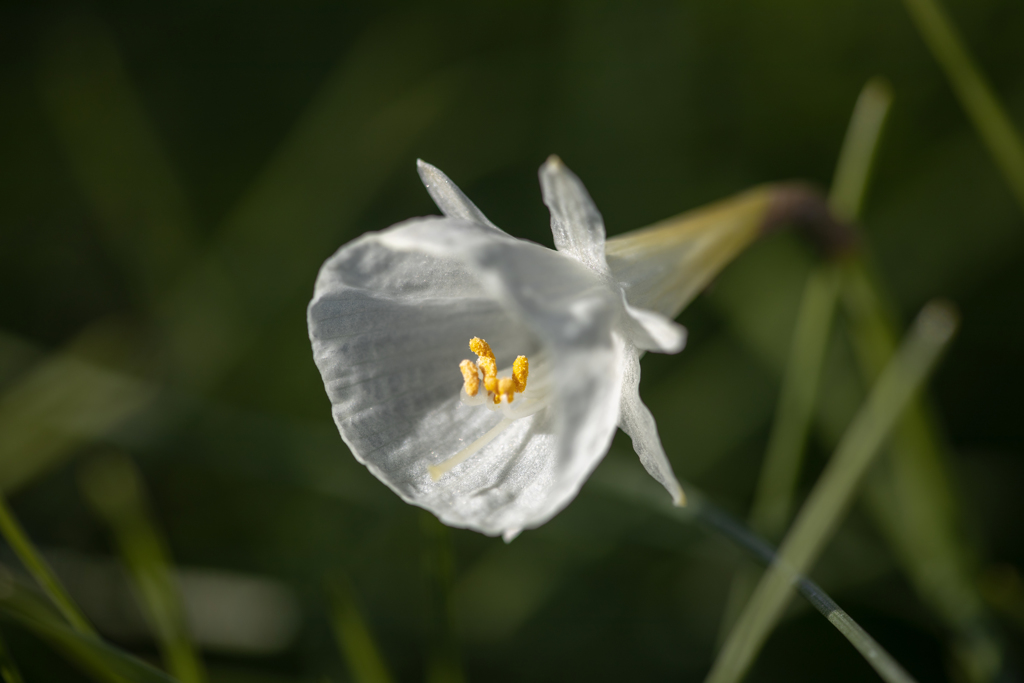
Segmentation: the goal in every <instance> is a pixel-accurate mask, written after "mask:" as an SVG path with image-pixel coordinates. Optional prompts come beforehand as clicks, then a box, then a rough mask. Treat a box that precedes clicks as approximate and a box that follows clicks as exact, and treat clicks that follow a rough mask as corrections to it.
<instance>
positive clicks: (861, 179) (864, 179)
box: [828, 76, 892, 223]
mask: <svg viewBox="0 0 1024 683" xmlns="http://www.w3.org/2000/svg"><path fill="white" fill-rule="evenodd" d="M891 108H892V86H891V85H889V82H888V81H887V80H885V79H884V78H881V77H877V76H876V77H875V78H872V79H871V80H870V81H868V82H867V83H866V84H865V85H864V88H863V89H862V90H861V91H860V96H858V97H857V103H856V104H855V105H854V106H853V114H852V115H851V117H850V125H849V126H848V127H847V129H846V137H845V138H844V139H843V147H842V149H841V150H840V151H839V159H838V161H837V162H836V171H835V175H834V176H833V178H832V189H831V190H830V191H829V196H828V203H829V207H830V208H831V209H832V211H833V212H834V213H835V214H836V216H838V217H839V218H840V219H842V220H844V221H848V222H851V223H852V222H855V221H857V220H860V214H861V210H862V209H863V207H864V197H865V195H866V194H867V188H868V183H869V181H870V180H871V170H872V168H873V166H874V161H875V156H876V155H877V154H878V145H879V142H880V141H881V138H882V128H883V126H884V125H885V121H886V119H887V118H888V117H889V110H890V109H891Z"/></svg>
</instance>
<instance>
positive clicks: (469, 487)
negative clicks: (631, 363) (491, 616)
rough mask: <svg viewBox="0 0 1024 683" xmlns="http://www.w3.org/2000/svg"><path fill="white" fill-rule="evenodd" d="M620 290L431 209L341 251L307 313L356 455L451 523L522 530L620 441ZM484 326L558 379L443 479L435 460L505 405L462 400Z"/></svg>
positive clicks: (548, 513) (559, 504)
mask: <svg viewBox="0 0 1024 683" xmlns="http://www.w3.org/2000/svg"><path fill="white" fill-rule="evenodd" d="M616 305H617V304H616V302H615V301H614V298H613V293H612V292H611V291H610V290H609V289H608V288H607V287H606V286H605V285H604V284H603V283H602V282H601V281H600V279H599V278H597V277H595V276H594V275H593V274H591V273H589V272H588V271H587V270H586V269H584V268H582V267H581V266H579V265H578V264H576V263H575V262H574V261H572V260H571V259H568V258H566V257H564V256H562V255H560V254H557V253H556V252H553V251H551V250H549V249H545V248H543V247H540V246H538V245H535V244H531V243H528V242H523V241H520V240H514V239H512V238H509V237H504V236H501V235H500V234H497V233H495V232H494V231H492V230H489V229H486V228H482V227H480V226H479V225H474V224H470V223H465V222H460V221H452V220H448V219H419V220H414V221H409V222H407V223H405V224H402V225H399V226H395V227H393V228H391V229H389V230H386V231H382V232H379V233H371V234H368V235H364V236H363V237H361V238H359V239H357V240H355V241H353V242H351V243H349V244H348V245H346V246H345V247H343V248H342V249H341V250H339V251H338V253H336V254H335V255H334V256H333V257H331V259H329V260H328V261H327V263H325V264H324V267H323V268H322V269H321V272H320V276H319V277H318V279H317V286H316V292H315V295H314V298H313V301H312V302H311V303H310V307H309V314H308V317H309V329H310V339H311V341H312V343H313V349H314V358H315V360H316V362H317V366H318V367H319V369H320V371H321V374H322V375H323V378H324V384H325V386H326V388H327V392H328V395H329V397H330V399H331V402H332V405H333V414H334V418H335V421H336V423H337V424H338V427H339V430H340V432H341V434H342V437H343V438H344V440H345V442H346V443H347V444H348V445H349V447H350V448H351V449H352V452H353V454H354V455H355V456H356V458H357V459H359V460H360V462H363V463H364V464H366V465H367V467H369V469H370V470H371V471H372V472H373V473H374V474H375V475H376V476H377V477H378V478H380V479H381V480H382V481H384V482H385V483H386V484H387V485H388V486H389V487H391V488H392V489H393V490H394V491H395V492H396V493H398V494H399V495H400V496H401V497H402V498H403V499H405V500H406V501H408V502H411V503H414V504H416V505H420V506H422V507H424V508H426V509H428V510H431V511H432V512H434V513H435V514H437V515H438V516H439V517H440V518H441V519H442V521H444V522H446V523H448V524H451V525H454V526H463V527H469V528H473V529H477V530H479V531H483V532H485V533H488V534H492V535H497V534H506V535H514V533H516V532H517V531H518V530H520V529H523V528H530V527H535V526H537V525H539V524H542V523H543V522H545V521H546V520H547V519H549V518H550V517H552V516H553V515H554V514H555V513H557V512H558V511H559V510H560V509H561V508H563V507H564V506H565V505H566V504H568V502H569V501H570V500H571V499H572V498H573V497H574V496H575V495H576V492H577V491H578V490H579V487H580V486H581V485H582V483H583V481H584V480H585V479H586V477H587V476H588V475H589V473H590V472H591V471H592V470H593V468H594V467H595V466H596V465H597V463H598V462H599V461H600V459H601V458H602V457H603V455H604V453H605V452H606V451H607V449H608V446H609V443H610V441H611V437H612V435H613V433H614V429H615V423H616V422H617V416H618V409H619V400H620V392H621V384H620V369H619V368H620V361H619V356H620V354H618V353H616V351H615V348H614V343H613V340H612V335H611V327H612V323H613V321H614V317H615V315H616V313H615V306H616ZM473 336H480V337H483V338H485V339H487V340H488V342H490V344H491V346H492V348H493V349H494V351H495V353H496V355H497V356H498V363H499V366H502V365H507V364H509V363H511V361H512V359H513V358H514V356H515V355H517V354H525V355H527V356H528V357H531V360H532V359H533V357H537V356H538V355H540V356H542V357H545V358H546V365H547V367H548V368H549V372H550V373H551V379H552V382H553V385H554V388H553V392H554V394H553V396H552V399H551V404H550V406H549V407H548V408H546V409H544V410H542V411H540V412H538V413H536V414H534V415H531V416H529V417H524V418H521V419H519V420H516V421H515V422H513V423H512V424H511V426H509V427H508V428H507V429H505V430H504V431H503V432H502V433H501V434H500V435H499V436H498V437H497V438H495V439H494V440H493V441H492V442H490V443H489V444H488V445H487V446H485V447H484V448H482V449H481V450H480V451H479V452H478V453H476V454H475V455H473V456H472V457H471V458H469V459H468V460H467V461H466V462H464V463H462V464H461V465H459V466H457V467H455V468H454V469H453V470H452V471H451V472H449V473H448V474H446V475H444V476H443V477H442V479H441V480H440V481H439V482H434V481H432V480H431V479H430V476H429V474H428V472H427V466H428V465H433V464H438V463H440V462H442V461H444V460H446V459H448V458H449V457H451V456H453V455H454V454H455V453H457V452H458V451H460V450H461V449H462V448H464V447H465V446H466V445H468V444H469V443H471V442H472V441H474V440H475V439H477V438H478V437H479V436H481V435H482V434H484V433H485V432H487V431H488V430H489V429H491V428H492V427H494V426H495V425H496V424H497V423H498V422H499V421H500V420H501V413H500V412H497V411H489V410H487V409H486V408H484V407H480V408H471V407H467V406H463V405H461V403H460V401H459V394H460V391H461V384H462V381H461V375H460V373H459V371H458V363H459V361H460V360H462V359H463V358H467V357H471V354H470V353H469V350H468V348H467V342H468V340H469V339H470V337H473ZM533 378H534V373H533V368H532V367H531V381H532V380H533ZM527 388H528V390H529V385H528V387H527Z"/></svg>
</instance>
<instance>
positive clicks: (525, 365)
mask: <svg viewBox="0 0 1024 683" xmlns="http://www.w3.org/2000/svg"><path fill="white" fill-rule="evenodd" d="M529 375H530V359H528V358H527V357H526V356H519V357H517V358H516V361H515V362H514V363H512V379H513V381H514V382H515V389H516V392H517V393H520V394H521V393H523V392H524V391H526V378H527V377H528V376H529ZM510 400H511V399H510Z"/></svg>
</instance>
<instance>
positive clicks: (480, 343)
mask: <svg viewBox="0 0 1024 683" xmlns="http://www.w3.org/2000/svg"><path fill="white" fill-rule="evenodd" d="M469 350H470V351H472V352H473V353H475V354H476V355H478V356H480V357H482V358H490V359H491V360H494V352H493V351H491V345H490V344H488V343H487V342H485V341H484V340H483V339H481V338H480V337H473V338H472V339H470V340H469Z"/></svg>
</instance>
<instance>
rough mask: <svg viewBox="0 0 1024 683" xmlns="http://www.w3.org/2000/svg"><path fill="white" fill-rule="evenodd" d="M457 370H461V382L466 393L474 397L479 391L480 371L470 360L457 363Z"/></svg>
mask: <svg viewBox="0 0 1024 683" xmlns="http://www.w3.org/2000/svg"><path fill="white" fill-rule="evenodd" d="M459 370H462V381H463V382H465V389H466V393H467V394H469V395H470V396H476V393H477V392H478V391H480V370H479V369H478V368H477V367H476V363H474V362H473V361H471V360H464V361H462V362H461V363H459Z"/></svg>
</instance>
